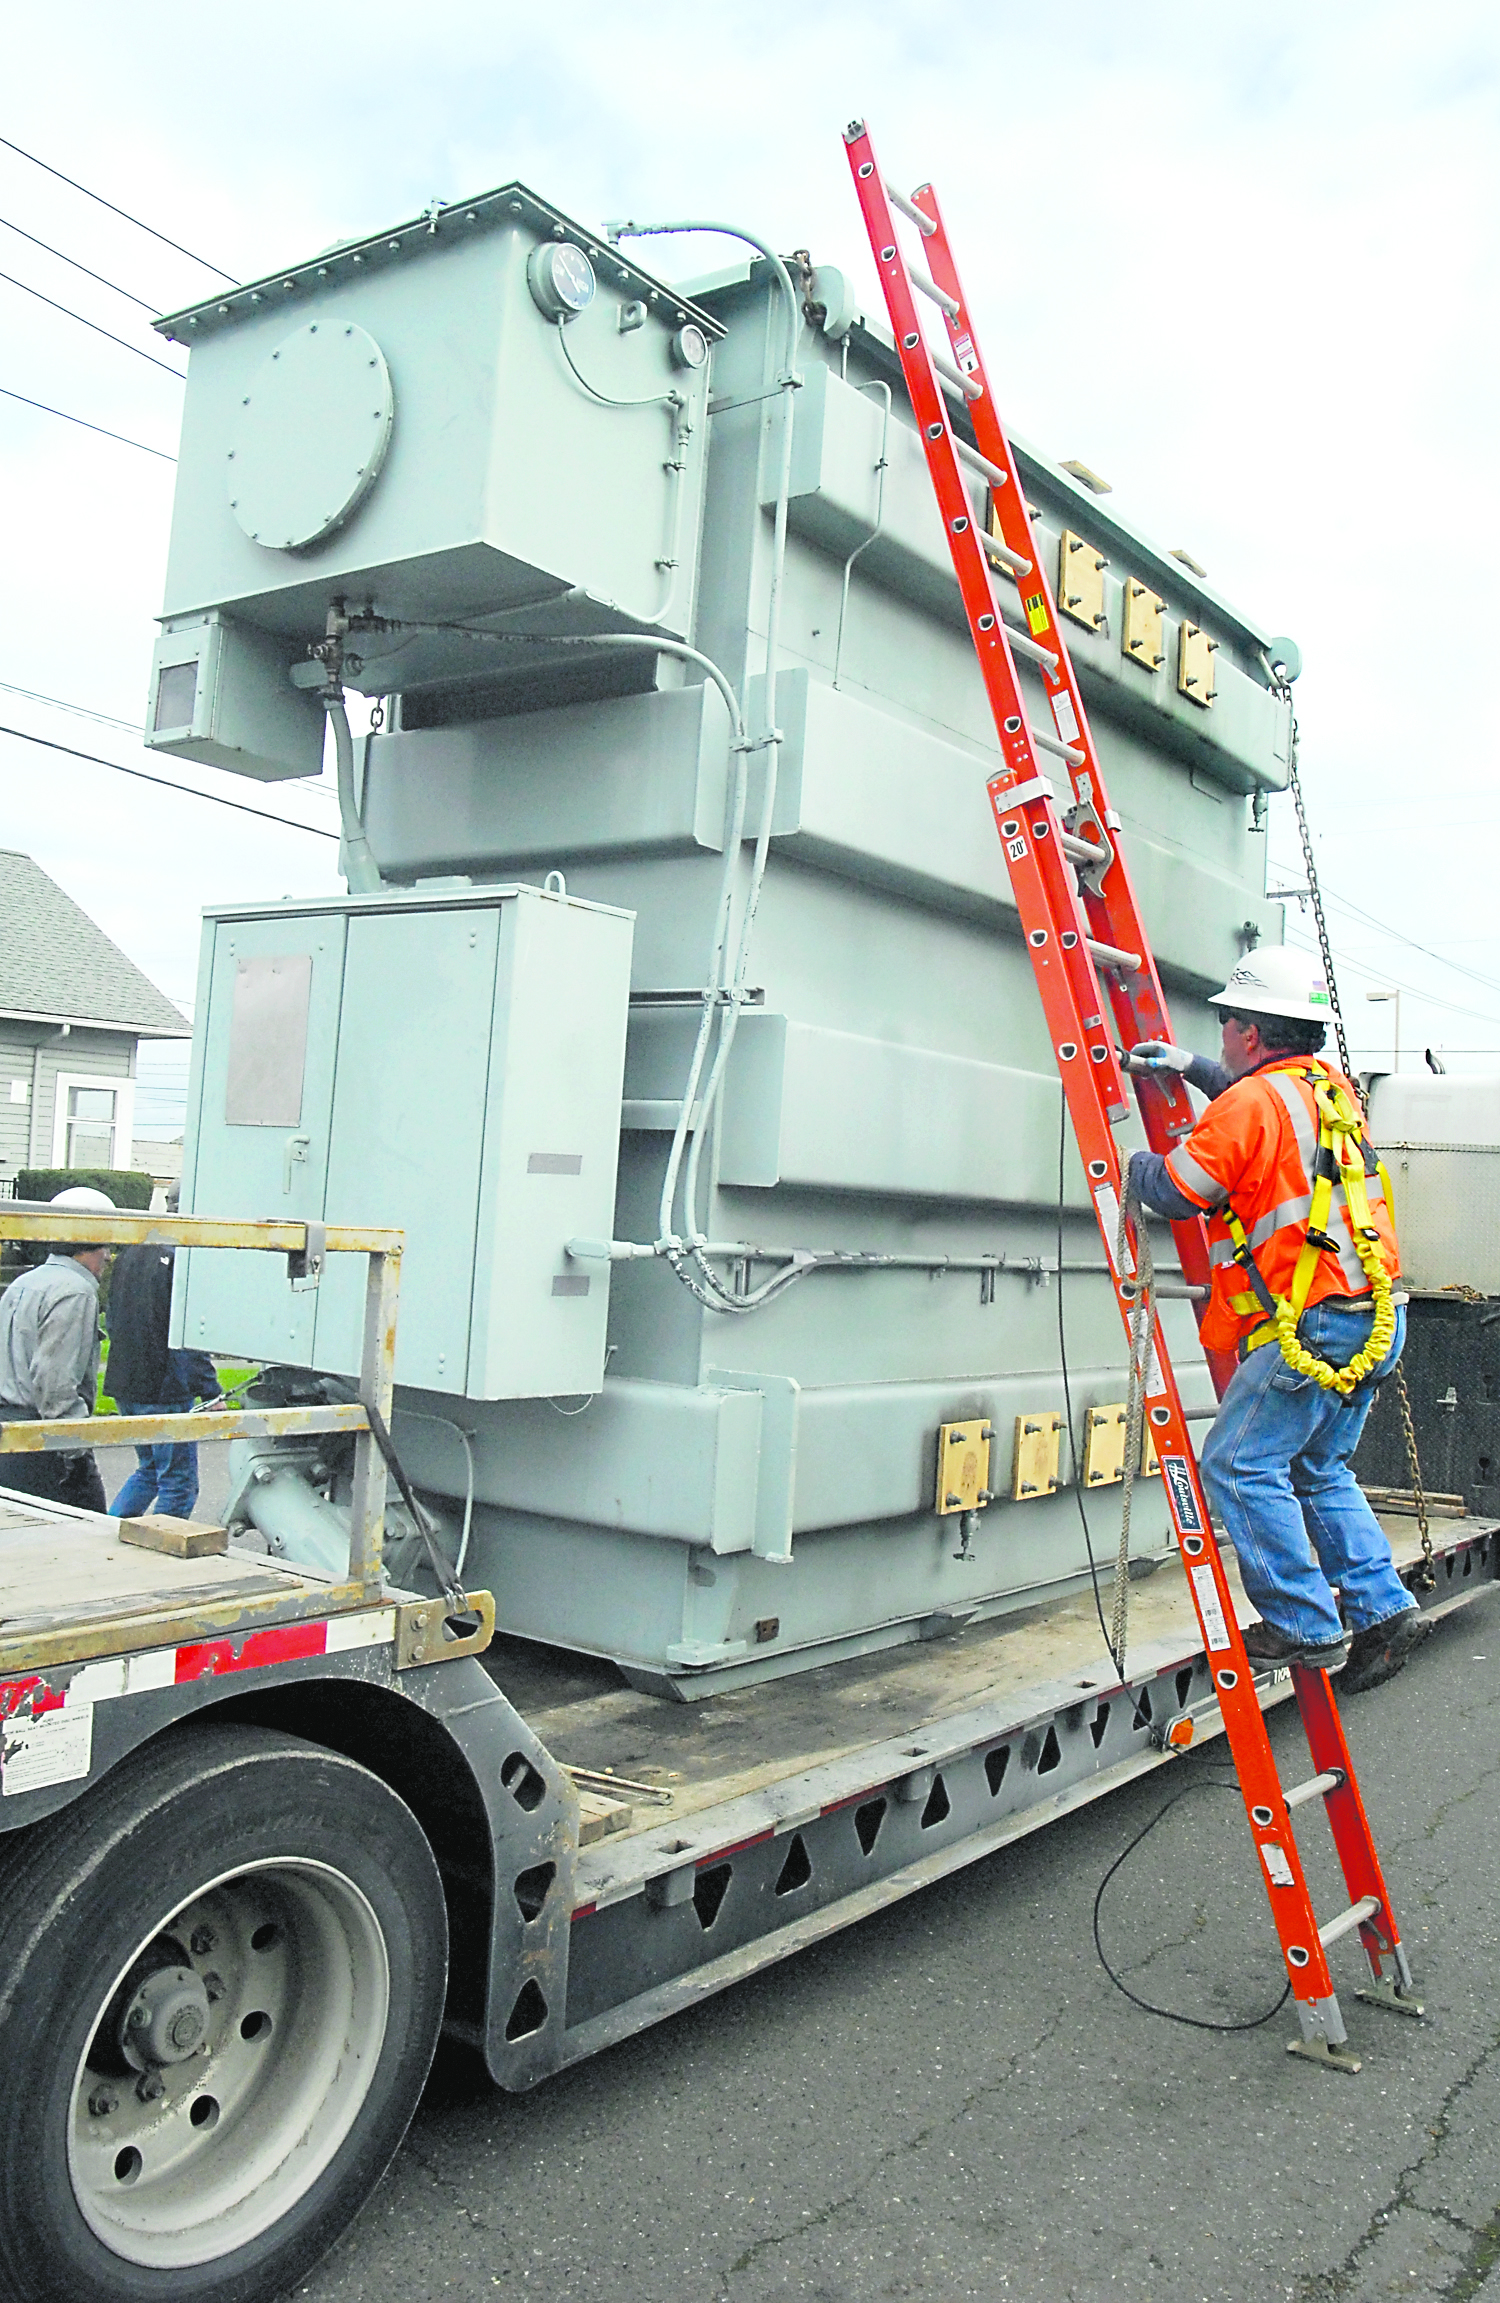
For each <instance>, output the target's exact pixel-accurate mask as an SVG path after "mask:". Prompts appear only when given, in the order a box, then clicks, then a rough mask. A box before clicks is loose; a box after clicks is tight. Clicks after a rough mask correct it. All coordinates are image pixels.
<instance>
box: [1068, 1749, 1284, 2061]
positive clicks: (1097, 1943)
mask: <svg viewBox="0 0 1500 2303" xmlns="http://www.w3.org/2000/svg"><path fill="white" fill-rule="evenodd" d="M1239 1788H1240V1787H1239V1784H1238V1783H1237V1782H1236V1781H1235V1779H1234V1777H1233V1776H1223V1775H1201V1776H1198V1777H1197V1778H1196V1779H1195V1780H1194V1781H1193V1782H1192V1783H1185V1784H1184V1785H1183V1787H1182V1789H1181V1790H1180V1791H1174V1792H1173V1794H1172V1796H1171V1798H1170V1799H1168V1800H1166V1801H1164V1802H1163V1804H1162V1805H1161V1806H1160V1807H1159V1808H1158V1809H1157V1811H1156V1813H1155V1814H1154V1815H1153V1816H1152V1818H1151V1820H1150V1822H1149V1823H1144V1824H1142V1826H1141V1828H1140V1830H1139V1831H1138V1832H1137V1833H1136V1835H1135V1837H1134V1838H1133V1839H1132V1840H1131V1841H1130V1843H1129V1845H1128V1846H1127V1847H1125V1848H1124V1849H1123V1851H1122V1852H1121V1853H1120V1854H1119V1855H1117V1856H1116V1857H1115V1859H1114V1862H1113V1863H1112V1864H1111V1865H1110V1867H1109V1869H1108V1871H1106V1872H1105V1874H1104V1877H1103V1878H1102V1879H1101V1880H1100V1882H1099V1891H1098V1893H1097V1894H1096V1895H1095V1897H1094V1917H1093V1927H1094V1949H1095V1950H1096V1951H1097V1952H1098V1954H1099V1964H1100V1966H1101V1967H1102V1968H1103V1970H1104V1972H1105V1974H1106V1975H1107V1976H1108V1977H1109V1980H1110V1982H1111V1983H1112V1984H1113V1985H1114V1987H1115V1989H1116V1990H1117V1991H1119V1992H1122V1993H1123V1994H1124V1996H1125V1997H1126V1998H1127V1999H1128V2000H1129V2001H1130V2004H1131V2006H1132V2007H1139V2008H1141V2009H1142V2010H1143V2012H1144V2013H1145V2014H1147V2015H1159V2016H1161V2018H1162V2020H1163V2021H1164V2022H1166V2023H1183V2024H1186V2026H1187V2028H1188V2029H1189V2030H1190V2031H1258V2030H1259V2029H1260V2027H1261V2025H1262V2024H1263V2023H1269V2022H1270V2021H1271V2018H1272V2017H1273V2016H1274V2015H1279V2014H1280V2012H1281V2010H1282V2008H1283V2007H1284V2006H1285V2005H1286V2003H1287V1999H1288V1997H1289V1996H1290V1993H1291V1988H1292V1985H1291V1979H1290V1977H1288V1979H1287V1982H1286V1983H1285V1985H1284V1986H1283V1988H1282V1993H1281V1997H1280V1998H1279V1999H1278V2000H1277V2001H1276V2003H1275V2005H1274V2006H1273V2007H1268V2008H1267V2009H1266V2011H1265V2013H1264V2014H1263V2015H1251V2016H1247V2017H1246V2018H1245V2020H1244V2022H1243V2023H1216V2022H1214V2021H1212V2019H1211V2018H1210V2017H1208V2016H1206V2015H1183V2014H1181V2013H1180V2012H1179V2010H1178V2009H1177V2008H1175V2007H1158V2006H1157V2005H1156V2003H1155V2001H1154V2000H1151V1999H1142V1997H1141V1995H1140V1993H1139V1992H1138V1991H1132V1990H1131V1988H1130V1985H1129V1984H1128V1983H1126V1982H1124V1981H1122V1979H1121V1978H1120V1977H1119V1976H1118V1975H1117V1974H1116V1973H1115V1971H1114V1969H1113V1968H1112V1967H1111V1966H1110V1964H1109V1961H1108V1959H1107V1958H1106V1956H1105V1951H1104V1945H1103V1943H1102V1942H1101V1940H1100V1937H1099V1907H1100V1905H1101V1904H1102V1903H1103V1901H1104V1890H1105V1889H1106V1887H1108V1885H1109V1883H1110V1881H1111V1880H1112V1879H1113V1878H1114V1876H1115V1873H1116V1872H1117V1871H1118V1870H1119V1869H1120V1867H1121V1866H1122V1864H1124V1863H1126V1862H1128V1861H1129V1859H1130V1857H1131V1856H1132V1855H1134V1853H1135V1851H1136V1849H1137V1848H1138V1847H1139V1846H1140V1844H1141V1842H1142V1840H1143V1839H1146V1838H1148V1837H1149V1836H1150V1834H1151V1833H1152V1832H1153V1831H1154V1830H1155V1829H1156V1827H1157V1825H1158V1824H1159V1823H1160V1822H1161V1820H1162V1818H1163V1816H1166V1815H1170V1814H1171V1812H1172V1809H1173V1808H1174V1807H1176V1806H1177V1805H1178V1804H1179V1802H1180V1801H1182V1800H1184V1799H1186V1798H1187V1796H1188V1794H1189V1793H1190V1792H1193V1791H1238V1790H1239Z"/></svg>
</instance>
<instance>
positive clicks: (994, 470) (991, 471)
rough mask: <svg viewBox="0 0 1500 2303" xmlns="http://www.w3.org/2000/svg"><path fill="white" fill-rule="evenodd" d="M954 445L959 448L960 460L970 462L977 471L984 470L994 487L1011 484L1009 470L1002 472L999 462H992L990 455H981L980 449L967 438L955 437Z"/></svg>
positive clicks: (1003, 486)
mask: <svg viewBox="0 0 1500 2303" xmlns="http://www.w3.org/2000/svg"><path fill="white" fill-rule="evenodd" d="M953 445H954V447H955V448H956V449H957V450H958V454H959V460H960V462H961V463H965V464H968V465H969V466H970V467H971V468H972V469H973V470H974V471H976V472H982V473H983V474H984V476H985V478H986V479H987V480H988V481H989V484H990V486H991V487H992V488H1005V487H1008V486H1009V485H1010V474H1009V472H1002V471H1001V469H1000V466H999V465H998V464H992V463H991V462H990V460H989V457H988V456H981V455H980V453H979V450H978V449H977V448H971V447H970V446H969V443H968V441H967V440H958V439H955V440H954V443H953Z"/></svg>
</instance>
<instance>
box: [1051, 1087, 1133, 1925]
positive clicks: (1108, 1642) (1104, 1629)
mask: <svg viewBox="0 0 1500 2303" xmlns="http://www.w3.org/2000/svg"><path fill="white" fill-rule="evenodd" d="M1067 1153H1068V1105H1067V1099H1066V1097H1064V1098H1063V1099H1062V1116H1061V1119H1060V1122H1059V1125H1058V1131H1057V1355H1058V1358H1059V1359H1060V1360H1061V1362H1062V1384H1063V1408H1064V1411H1065V1413H1066V1415H1067V1419H1068V1464H1069V1468H1070V1470H1071V1471H1072V1475H1073V1476H1072V1479H1071V1481H1070V1482H1069V1484H1070V1486H1071V1487H1072V1490H1073V1498H1074V1501H1075V1502H1076V1503H1077V1505H1078V1518H1079V1523H1080V1525H1081V1526H1082V1528H1083V1548H1084V1550H1085V1551H1086V1552H1087V1553H1088V1558H1089V1581H1090V1582H1091V1583H1092V1585H1093V1587H1094V1613H1095V1614H1096V1615H1097V1616H1098V1618H1099V1634H1100V1637H1101V1638H1102V1639H1103V1641H1104V1647H1105V1652H1106V1654H1107V1655H1108V1657H1109V1660H1110V1662H1111V1663H1112V1664H1113V1665H1114V1667H1115V1669H1116V1671H1117V1672H1118V1673H1119V1674H1120V1677H1121V1678H1122V1679H1123V1678H1124V1676H1125V1658H1124V1657H1123V1656H1122V1655H1116V1653H1115V1647H1114V1641H1113V1640H1112V1639H1111V1638H1110V1636H1109V1625H1108V1624H1107V1623H1106V1622H1105V1620H1104V1602H1103V1600H1102V1599H1101V1598H1100V1596H1099V1563H1098V1561H1097V1560H1096V1559H1095V1557H1094V1542H1093V1537H1092V1535H1091V1534H1090V1532H1089V1515H1088V1513H1087V1511H1086V1510H1085V1509H1084V1503H1083V1486H1082V1483H1081V1481H1080V1480H1079V1477H1078V1448H1077V1445H1076V1443H1075V1441H1074V1438H1073V1386H1072V1383H1071V1381H1070V1379H1069V1375H1068V1326H1067V1321H1066V1319H1065V1318H1064V1316H1063V1189H1064V1177H1065V1174H1066V1161H1067ZM1101 1957H1102V1954H1101Z"/></svg>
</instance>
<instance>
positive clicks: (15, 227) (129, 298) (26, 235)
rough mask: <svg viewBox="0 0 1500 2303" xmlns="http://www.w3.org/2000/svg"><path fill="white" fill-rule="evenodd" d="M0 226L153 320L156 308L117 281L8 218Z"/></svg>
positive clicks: (2, 218) (0, 221) (2, 219)
mask: <svg viewBox="0 0 1500 2303" xmlns="http://www.w3.org/2000/svg"><path fill="white" fill-rule="evenodd" d="M0 224H3V225H4V226H5V229H6V231H7V232H14V233H15V234H16V236H17V238H18V239H21V240H29V241H30V242H31V245H32V246H33V248H40V249H41V250H42V252H43V253H44V254H45V255H48V256H55V257H56V258H57V260H58V262H59V264H71V265H72V267H73V269H74V271H75V272H81V273H82V274H83V276H84V278H85V279H86V280H97V281H98V283H99V285H100V287H101V288H108V289H110V290H111V291H112V292H113V293H114V294H115V295H116V296H123V297H124V299H125V301H126V303H127V304H139V306H140V308H141V310H142V311H143V312H149V313H150V314H151V315H152V317H153V319H154V318H155V316H156V306H155V305H154V304H148V303H147V302H146V299H145V297H144V296H136V295H133V294H132V293H131V291H130V289H129V288H122V287H121V286H120V284H119V282H118V281H117V280H106V279H105V277H104V274H103V273H102V272H91V271H90V270H89V268H88V266H87V264H80V263H79V261H78V258H77V257H76V256H65V255H64V254H63V252H62V250H61V248H54V247H53V246H52V244H51V242H50V241H49V240H39V239H38V238H37V236H36V234H35V232H24V231H22V229H21V226H20V225H19V224H13V223H12V222H11V220H10V218H9V217H8V216H0Z"/></svg>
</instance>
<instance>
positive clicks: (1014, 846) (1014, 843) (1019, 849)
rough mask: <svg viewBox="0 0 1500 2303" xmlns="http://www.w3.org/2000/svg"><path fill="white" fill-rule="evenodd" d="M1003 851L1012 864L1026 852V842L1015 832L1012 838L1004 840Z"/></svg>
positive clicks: (1019, 859)
mask: <svg viewBox="0 0 1500 2303" xmlns="http://www.w3.org/2000/svg"><path fill="white" fill-rule="evenodd" d="M1005 852H1006V854H1007V855H1008V856H1009V858H1010V860H1011V862H1012V863H1013V864H1018V863H1019V862H1020V861H1021V858H1022V857H1023V856H1024V855H1025V853H1026V842H1025V841H1024V840H1023V839H1022V837H1021V835H1020V833H1019V832H1018V833H1017V834H1016V836H1015V838H1014V839H1013V840H1007V841H1006V843H1005Z"/></svg>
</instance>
